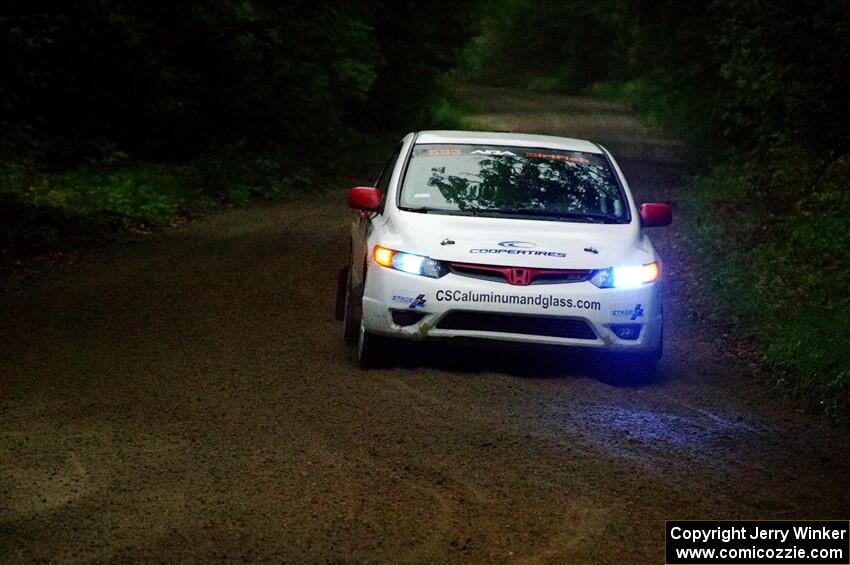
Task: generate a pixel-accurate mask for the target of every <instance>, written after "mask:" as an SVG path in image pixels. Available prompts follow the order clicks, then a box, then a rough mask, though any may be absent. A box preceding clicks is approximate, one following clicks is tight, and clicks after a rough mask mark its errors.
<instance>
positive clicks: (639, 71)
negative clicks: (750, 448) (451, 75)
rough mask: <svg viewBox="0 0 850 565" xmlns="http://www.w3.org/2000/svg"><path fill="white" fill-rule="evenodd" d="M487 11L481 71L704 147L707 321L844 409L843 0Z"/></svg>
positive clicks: (847, 372) (701, 195) (470, 58)
mask: <svg viewBox="0 0 850 565" xmlns="http://www.w3.org/2000/svg"><path fill="white" fill-rule="evenodd" d="M493 12H494V15H488V16H487V17H485V19H484V25H483V31H482V34H481V35H480V37H478V38H477V39H476V40H475V41H474V42H473V43H472V44H471V45H470V47H469V48H468V49H467V53H466V57H465V61H466V65H467V68H468V69H469V72H472V73H473V74H474V76H475V77H476V78H478V79H479V80H485V81H489V82H491V83H494V84H510V85H514V86H524V87H528V86H531V87H532V88H535V89H537V90H542V91H552V90H563V91H566V92H573V93H582V92H584V93H590V94H592V95H596V96H603V97H609V98H618V99H621V100H625V101H628V102H630V103H631V104H632V105H633V106H634V107H636V108H637V109H638V110H639V111H640V112H641V113H642V115H644V116H645V117H646V119H647V120H648V121H650V122H651V123H653V124H654V125H657V126H661V127H663V128H665V129H667V130H668V131H671V132H673V133H674V134H676V135H677V136H678V137H680V138H681V139H683V140H685V141H687V142H688V143H689V144H690V145H691V146H693V147H695V148H696V149H698V150H699V152H700V155H702V156H704V157H705V161H706V163H705V164H706V172H705V174H704V175H703V176H702V178H701V179H700V180H699V182H697V183H696V186H695V187H694V192H693V194H694V195H695V198H696V199H695V201H694V202H693V203H692V209H691V210H690V211H689V216H690V217H692V218H696V219H697V222H696V223H695V224H694V223H691V224H689V226H690V228H691V229H689V234H690V236H691V237H692V239H693V241H694V244H695V245H696V246H697V247H698V248H699V249H700V251H701V255H702V256H704V257H706V263H707V265H706V270H707V272H708V273H710V274H711V277H710V282H711V284H710V290H712V292H713V294H714V296H715V298H716V301H715V302H716V305H717V312H718V313H719V315H720V316H724V317H729V316H731V317H733V318H735V319H737V320H738V321H739V323H740V327H741V329H742V331H744V332H746V333H748V334H749V335H751V336H752V338H753V340H754V342H755V343H756V344H757V345H758V346H759V349H758V351H760V352H761V355H762V356H763V358H764V360H765V362H766V363H767V364H768V366H770V367H773V368H774V369H775V370H776V371H777V375H778V379H781V380H783V382H785V383H787V384H789V385H790V386H791V387H792V389H793V390H795V391H797V392H798V393H799V394H801V395H805V396H808V397H810V398H821V399H824V400H826V401H827V402H833V403H839V404H843V405H844V406H847V405H850V363H848V360H847V358H846V352H847V351H850V341H848V339H850V338H848V336H850V294H848V292H847V289H848V288H850V271H849V270H848V269H850V258H848V250H850V220H848V218H850V204H848V199H850V192H848V188H847V187H848V186H850V173H848V167H850V165H848V163H850V106H848V103H847V101H848V100H850V81H848V80H847V78H846V74H847V68H848V66H847V63H848V54H850V12H848V10H847V4H846V2H844V1H842V0H804V1H802V2H787V1H775V0H689V1H687V2H682V1H680V0H661V1H660V2H658V1H655V0H653V1H650V0H605V1H601V2H594V3H592V4H591V3H581V2H566V3H558V4H557V5H556V3H554V2H548V1H546V0H501V1H499V2H498V8H497V9H495V10H494V11H493ZM602 38H604V39H602ZM588 69H591V71H588ZM597 71H598V72H597Z"/></svg>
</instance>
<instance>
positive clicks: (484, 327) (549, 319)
mask: <svg viewBox="0 0 850 565" xmlns="http://www.w3.org/2000/svg"><path fill="white" fill-rule="evenodd" d="M437 327H438V328H440V329H444V330H471V331H479V332H502V333H511V334H524V335H542V336H549V337H566V338H572V339H596V334H594V333H593V329H592V328H591V327H590V325H589V324H588V323H587V322H585V321H584V320H577V319H575V318H559V317H556V316H527V315H514V314H498V313H493V312H463V311H454V312H449V313H448V314H446V315H445V316H443V318H442V319H441V320H440V321H439V322H438V323H437Z"/></svg>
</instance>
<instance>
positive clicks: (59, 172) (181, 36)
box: [0, 0, 471, 271]
mask: <svg viewBox="0 0 850 565" xmlns="http://www.w3.org/2000/svg"><path fill="white" fill-rule="evenodd" d="M431 9H433V10H434V11H435V12H434V13H440V14H441V15H442V16H443V17H445V20H443V18H442V17H441V18H440V20H441V22H440V23H439V24H438V23H437V22H436V21H435V19H434V18H427V17H420V14H419V12H418V11H417V9H416V6H414V5H412V4H409V3H394V4H386V3H383V2H378V1H365V2H358V3H356V4H355V3H351V2H342V1H338V0H330V1H327V2H319V3H315V2H309V3H308V2H285V3H284V2H271V1H266V0H191V1H189V2H177V3H161V2H154V3H151V2H136V1H131V2H111V1H107V2H102V1H83V2H75V3H69V4H67V5H63V4H61V3H60V4H57V3H41V2H10V3H7V4H5V5H4V7H3V8H0V45H2V47H3V50H4V53H5V58H4V61H5V62H6V64H5V65H4V72H3V75H2V77H0V108H2V124H0V125H2V137H0V271H2V270H3V268H4V266H5V267H8V266H9V264H10V263H11V262H12V261H13V260H16V259H20V258H23V257H27V256H30V255H36V254H40V253H44V252H45V251H48V250H55V249H61V248H62V247H66V246H73V245H76V244H78V243H79V240H81V239H92V238H99V237H102V236H104V235H106V234H110V233H114V232H115V231H116V230H118V231H120V230H122V229H126V228H135V227H141V228H143V229H147V228H149V227H151V226H158V225H163V224H165V223H168V222H170V221H172V220H173V219H174V218H175V216H180V215H185V214H188V213H190V212H191V211H194V210H198V209H199V208H204V207H207V206H210V205H218V204H221V203H228V204H233V205H242V204H246V203H248V202H251V201H255V200H257V199H278V198H280V197H282V196H285V195H286V194H289V193H291V192H292V191H301V190H309V191H317V190H320V189H322V188H323V187H324V186H325V185H326V184H327V182H328V180H327V179H329V178H334V177H337V178H338V177H341V176H349V177H351V176H358V175H362V174H365V172H367V171H370V170H371V169H372V168H373V165H374V164H375V163H376V162H377V161H378V160H379V158H378V157H377V155H379V154H380V155H381V157H380V158H383V153H384V152H385V151H384V149H385V147H386V146H387V143H388V142H390V141H389V140H390V139H392V138H393V137H387V132H397V131H400V130H402V129H409V128H413V127H416V126H417V125H420V124H423V123H426V122H428V123H430V122H432V121H433V118H434V115H433V110H435V109H436V110H439V108H440V86H439V83H438V79H439V75H440V73H441V72H443V71H444V70H445V69H447V68H448V67H449V66H451V65H453V64H455V62H456V59H457V52H458V49H459V47H461V45H462V43H463V41H464V39H465V37H466V35H465V34H467V33H468V31H469V29H470V25H471V24H470V22H469V20H468V18H466V17H465V15H470V16H471V14H466V13H465V12H463V11H462V10H460V9H459V8H458V7H457V6H455V5H454V4H452V3H448V2H437V3H433V4H432V6H431ZM438 117H439V116H438Z"/></svg>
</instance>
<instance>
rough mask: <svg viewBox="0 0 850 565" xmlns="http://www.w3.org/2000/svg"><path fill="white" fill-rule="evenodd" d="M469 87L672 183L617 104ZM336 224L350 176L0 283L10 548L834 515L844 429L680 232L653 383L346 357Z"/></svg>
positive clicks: (144, 552)
mask: <svg viewBox="0 0 850 565" xmlns="http://www.w3.org/2000/svg"><path fill="white" fill-rule="evenodd" d="M479 96H480V99H481V100H482V104H485V102H483V101H486V106H482V108H481V115H479V116H478V117H477V118H476V119H477V120H478V121H479V122H480V123H481V124H483V125H484V126H486V127H492V128H494V129H512V130H515V131H537V132H543V133H557V134H566V135H575V136H586V137H590V138H593V139H597V140H600V141H602V142H603V143H606V144H607V146H608V147H609V148H610V149H611V150H612V151H613V152H614V153H615V155H618V156H619V157H620V158H621V164H622V165H623V167H624V169H625V172H626V174H627V176H628V177H629V178H630V180H631V182H632V184H633V187H634V189H635V191H636V193H637V196H638V198H639V199H640V200H662V201H672V202H673V203H674V205H676V204H677V203H678V204H679V205H680V204H681V202H683V201H684V200H685V199H686V198H687V193H686V191H685V184H684V180H683V172H684V168H683V166H682V164H681V161H680V159H678V158H677V156H676V155H677V154H678V153H679V152H680V151H679V148H678V147H677V146H676V144H675V143H672V142H670V141H668V140H664V139H663V138H661V137H659V136H657V135H655V134H653V133H652V132H650V131H648V130H646V129H645V128H643V127H641V126H640V125H639V124H638V123H637V122H636V121H635V120H634V118H633V117H632V116H631V115H629V114H628V113H627V112H626V110H625V109H623V108H621V107H618V106H616V105H612V104H607V103H601V102H595V101H588V100H579V99H570V98H564V97H555V96H540V95H531V94H522V93H516V92H509V91H486V92H481V93H479ZM341 188H343V187H341ZM348 218H349V212H348V210H347V209H346V208H345V207H344V198H343V192H342V191H340V192H339V193H333V194H326V195H323V196H320V197H302V198H299V199H294V200H291V201H289V202H285V203H282V204H280V205H277V206H274V207H265V208H254V209H248V210H240V211H226V212H222V213H218V214H215V215H213V216H210V217H208V218H206V219H204V220H202V221H199V222H196V223H194V224H191V225H190V226H188V227H186V228H183V229H180V230H176V231H171V232H168V233H162V234H159V235H156V236H152V237H147V238H141V239H135V240H128V241H126V242H125V243H123V244H119V245H117V246H116V247H114V248H113V249H111V250H109V251H108V252H103V253H98V254H93V255H91V256H89V257H86V258H84V259H83V260H82V261H81V262H80V263H79V264H77V265H73V266H66V267H61V268H57V269H55V270H53V271H52V272H50V273H47V274H45V275H44V276H43V277H42V278H41V279H40V280H38V281H37V282H35V283H28V284H26V285H24V286H23V287H21V288H17V289H16V290H11V291H7V292H5V293H4V294H3V295H2V296H0V320H2V324H0V562H4V563H16V562H29V561H92V560H97V561H127V560H130V561H162V562H175V561H181V560H185V561H197V562H205V563H210V562H216V561H248V562H256V561H272V562H283V561H286V562H292V563H302V562H327V561H333V562H374V561H391V562H423V563H425V562H427V563H439V562H505V561H507V562H517V563H546V562H551V563H636V564H649V563H661V562H662V543H663V531H664V519H665V518H704V519H709V518H736V517H737V518H809V519H814V518H843V519H847V518H848V515H850V488H848V486H849V485H850V482H849V481H848V477H850V439H848V433H847V431H848V430H847V429H835V428H833V427H831V426H830V424H829V423H828V422H827V421H826V420H823V419H819V418H817V417H812V416H808V415H805V414H803V413H802V412H801V411H799V410H798V409H797V407H796V406H795V405H793V404H791V403H786V402H784V401H780V400H777V399H774V398H770V397H769V396H767V395H766V394H765V393H763V392H762V388H761V387H759V386H758V385H757V384H756V383H755V382H754V381H753V379H752V377H751V375H750V374H749V372H748V369H747V367H745V366H742V364H741V363H740V362H739V361H738V360H737V358H736V357H734V356H728V355H726V353H725V351H727V350H728V349H729V346H730V344H731V343H734V336H727V337H723V335H722V334H723V332H725V331H727V330H725V329H724V328H722V327H718V326H712V325H710V324H709V323H708V322H705V321H703V319H704V314H705V312H704V311H702V308H703V307H702V306H700V305H699V304H700V302H699V301H698V300H696V298H695V297H696V296H697V295H698V293H699V287H698V285H694V284H693V280H694V277H693V275H692V273H693V269H694V267H693V265H692V262H693V258H691V257H689V255H688V253H687V250H686V249H684V248H682V247H681V244H680V238H679V236H678V233H679V230H680V229H681V228H680V227H677V226H676V224H674V225H673V226H672V227H671V228H669V229H662V230H659V231H658V232H657V234H656V237H655V242H656V246H657V247H658V248H659V250H660V252H661V254H662V257H664V259H665V267H666V271H665V272H666V277H667V283H666V284H667V301H666V304H665V313H666V314H667V328H666V330H667V345H666V352H665V357H664V360H663V361H662V364H661V372H662V376H663V378H662V379H661V380H660V381H659V382H657V383H654V384H651V385H647V386H643V387H630V386H622V385H617V384H612V382H611V380H610V379H608V378H606V377H605V376H604V374H601V373H599V372H598V371H595V370H593V367H592V366H589V365H587V363H583V362H581V360H577V359H575V358H574V357H572V356H570V355H566V354H559V353H553V352H551V351H525V352H514V351H506V350H505V349H504V348H503V349H500V350H498V351H491V350H485V351H479V350H470V351H461V352H458V351H453V350H447V349H445V348H439V347H437V348H429V349H428V350H426V351H425V352H424V353H422V354H421V355H417V356H414V357H412V358H410V360H409V361H408V362H407V363H405V364H404V366H400V367H395V368H391V369H386V370H379V371H374V372H369V373H364V372H361V371H360V370H358V369H357V368H355V366H354V362H353V359H352V354H351V352H350V351H349V350H348V349H346V348H345V347H344V346H343V344H342V340H341V328H340V325H339V323H338V322H336V321H334V319H333V300H334V287H335V282H336V273H337V269H338V268H339V267H340V266H341V265H342V264H343V262H344V260H345V252H344V250H345V249H346V246H345V234H346V223H347V220H348ZM686 220H687V219H686V218H682V217H681V216H680V217H679V218H678V220H677V221H679V222H680V224H679V225H680V226H681V222H683V221H686Z"/></svg>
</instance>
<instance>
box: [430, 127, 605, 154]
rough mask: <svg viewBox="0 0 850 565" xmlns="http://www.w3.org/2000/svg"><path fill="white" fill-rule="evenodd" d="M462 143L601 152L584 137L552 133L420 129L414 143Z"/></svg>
mask: <svg viewBox="0 0 850 565" xmlns="http://www.w3.org/2000/svg"><path fill="white" fill-rule="evenodd" d="M428 143H431V144H441V145H449V144H453V143H455V144H463V145H508V146H513V147H537V148H543V149H561V150H566V151H583V152H585V153H602V149H601V148H600V147H599V146H598V145H596V144H595V143H593V142H590V141H587V140H586V139H572V138H569V137H555V136H554V135H532V134H527V133H509V132H498V131H451V130H432V131H421V132H419V135H418V136H417V138H416V144H417V145H420V144H428Z"/></svg>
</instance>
